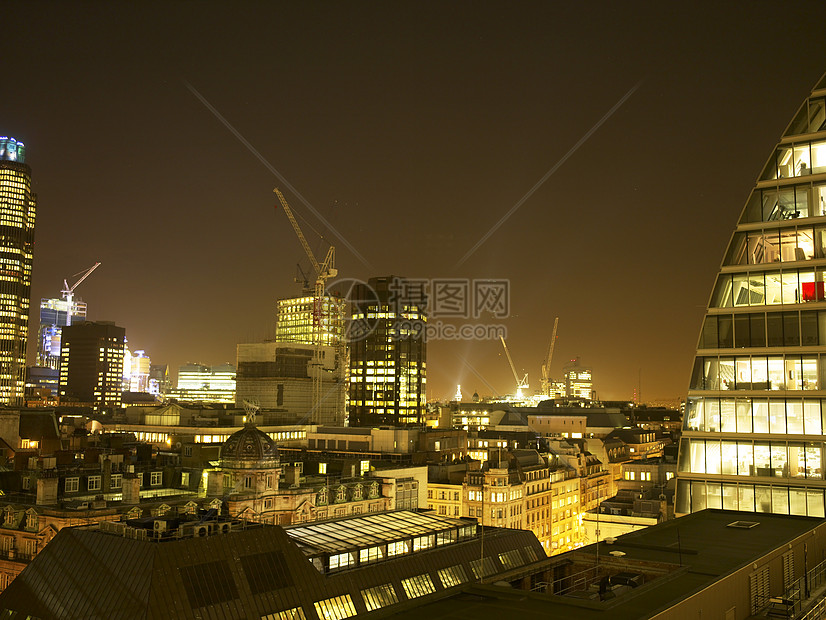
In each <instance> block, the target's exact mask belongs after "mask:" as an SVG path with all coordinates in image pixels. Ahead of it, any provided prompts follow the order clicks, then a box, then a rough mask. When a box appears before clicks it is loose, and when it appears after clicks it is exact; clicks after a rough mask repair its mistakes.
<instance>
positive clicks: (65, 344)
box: [59, 321, 126, 411]
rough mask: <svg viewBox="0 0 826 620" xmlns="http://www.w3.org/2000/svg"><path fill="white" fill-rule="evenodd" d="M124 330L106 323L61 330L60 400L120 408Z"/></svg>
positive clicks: (85, 324) (84, 324)
mask: <svg viewBox="0 0 826 620" xmlns="http://www.w3.org/2000/svg"><path fill="white" fill-rule="evenodd" d="M125 341H126V330H125V329H124V328H123V327H118V326H117V325H115V324H114V323H111V322H106V321H98V322H87V323H77V324H75V325H67V326H66V327H64V328H63V335H62V337H61V350H60V385H59V390H60V400H61V402H63V403H68V402H73V403H77V404H82V405H86V406H90V407H92V408H93V409H94V410H95V411H100V410H102V409H120V407H121V402H122V401H121V393H122V391H123V348H124V343H125Z"/></svg>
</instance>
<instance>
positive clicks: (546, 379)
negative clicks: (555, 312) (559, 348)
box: [542, 317, 559, 396]
mask: <svg viewBox="0 0 826 620" xmlns="http://www.w3.org/2000/svg"><path fill="white" fill-rule="evenodd" d="M558 326H559V317H556V318H555V319H554V331H553V333H552V334H551V345H550V347H549V348H548V357H547V358H546V359H545V363H544V364H542V394H543V395H544V396H550V395H551V388H552V387H553V386H552V385H551V383H552V381H551V360H553V358H554V347H555V346H556V328H557V327H558Z"/></svg>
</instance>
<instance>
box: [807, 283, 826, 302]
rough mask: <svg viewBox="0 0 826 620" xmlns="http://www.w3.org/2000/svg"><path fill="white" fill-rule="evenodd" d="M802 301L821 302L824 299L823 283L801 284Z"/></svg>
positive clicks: (825, 295)
mask: <svg viewBox="0 0 826 620" xmlns="http://www.w3.org/2000/svg"><path fill="white" fill-rule="evenodd" d="M801 289H802V293H803V301H823V299H824V298H826V294H824V293H825V291H824V282H803V283H802V287H801Z"/></svg>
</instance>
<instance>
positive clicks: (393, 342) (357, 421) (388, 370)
mask: <svg viewBox="0 0 826 620" xmlns="http://www.w3.org/2000/svg"><path fill="white" fill-rule="evenodd" d="M352 294H353V298H352V299H351V300H350V301H351V304H352V316H353V320H352V324H351V328H350V333H349V336H350V338H349V340H350V406H349V423H350V426H379V425H384V424H388V425H393V426H420V425H422V424H423V420H424V408H425V406H426V398H425V397H426V381H427V378H426V374H427V363H426V359H427V344H426V332H425V328H426V321H427V317H426V315H425V307H426V303H427V300H426V299H425V298H424V296H423V295H422V294H421V293H420V292H419V291H417V290H416V289H415V287H412V286H408V282H407V281H406V280H405V279H403V278H397V277H394V276H387V277H383V278H370V280H369V281H368V282H367V284H366V285H365V284H359V285H357V286H355V287H353V293H352Z"/></svg>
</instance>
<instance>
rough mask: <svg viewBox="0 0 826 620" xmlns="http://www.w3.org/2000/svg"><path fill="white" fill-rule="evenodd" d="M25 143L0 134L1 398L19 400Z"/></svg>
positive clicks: (27, 280)
mask: <svg viewBox="0 0 826 620" xmlns="http://www.w3.org/2000/svg"><path fill="white" fill-rule="evenodd" d="M25 154H26V151H25V147H24V146H23V143H22V142H17V141H16V140H15V139H14V138H8V137H0V404H2V405H21V404H22V403H23V395H24V388H25V380H26V343H27V340H28V334H29V300H30V298H31V285H32V251H33V247H34V220H35V207H36V196H35V194H34V193H32V187H31V186H32V171H31V168H29V166H28V165H27V164H26V163H25V159H26V158H25Z"/></svg>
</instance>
